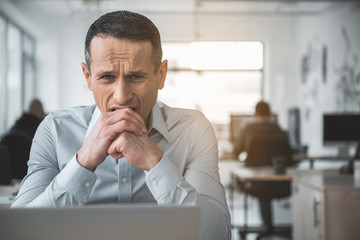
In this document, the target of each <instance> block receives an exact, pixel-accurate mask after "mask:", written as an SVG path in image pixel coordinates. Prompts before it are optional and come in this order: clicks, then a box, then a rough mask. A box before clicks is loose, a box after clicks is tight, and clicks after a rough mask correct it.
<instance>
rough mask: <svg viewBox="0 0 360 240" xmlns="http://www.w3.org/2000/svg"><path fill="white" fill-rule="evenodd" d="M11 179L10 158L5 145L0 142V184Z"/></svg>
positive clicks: (7, 182) (8, 182)
mask: <svg viewBox="0 0 360 240" xmlns="http://www.w3.org/2000/svg"><path fill="white" fill-rule="evenodd" d="M11 179H12V169H11V159H10V155H9V152H8V150H7V147H6V146H5V145H4V144H2V142H1V143H0V185H6V184H10V183H11Z"/></svg>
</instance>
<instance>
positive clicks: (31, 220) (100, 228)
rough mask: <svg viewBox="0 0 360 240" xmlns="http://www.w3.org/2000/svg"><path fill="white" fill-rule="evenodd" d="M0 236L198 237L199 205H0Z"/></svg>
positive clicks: (11, 239)
mask: <svg viewBox="0 0 360 240" xmlns="http://www.w3.org/2000/svg"><path fill="white" fill-rule="evenodd" d="M0 239H6V240H15V239H16V240H22V239H26V240H32V239H36V240H49V239H52V240H58V239H59V240H60V239H61V240H64V239H65V240H66V239H69V240H72V239H74V240H75V239H76V240H97V239H99V240H107V239H109V240H114V239H124V240H169V239H172V240H197V239H200V208H199V207H196V206H157V205H100V206H99V205H93V206H85V207H62V208H26V209H9V208H0Z"/></svg>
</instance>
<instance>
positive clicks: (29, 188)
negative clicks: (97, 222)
mask: <svg viewBox="0 0 360 240" xmlns="http://www.w3.org/2000/svg"><path fill="white" fill-rule="evenodd" d="M95 181H96V177H95V174H93V173H92V172H91V171H88V170H87V169H85V168H83V167H81V166H80V165H79V164H78V163H77V161H76V159H75V158H73V159H71V160H70V161H69V163H68V165H67V166H66V167H65V168H64V169H62V171H61V172H56V170H55V169H32V168H31V166H30V174H29V175H28V176H27V177H26V178H25V179H24V181H23V183H22V186H21V188H20V192H19V194H18V195H17V197H16V199H15V200H14V202H13V204H12V206H11V207H57V206H81V205H84V204H85V203H86V202H87V200H88V197H89V195H90V192H91V189H92V187H93V186H94V183H95Z"/></svg>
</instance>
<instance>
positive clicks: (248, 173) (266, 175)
mask: <svg viewBox="0 0 360 240" xmlns="http://www.w3.org/2000/svg"><path fill="white" fill-rule="evenodd" d="M293 172H294V170H293V169H291V168H290V169H288V170H287V173H286V174H285V175H275V174H274V170H273V168H272V167H270V166H265V167H245V166H244V165H243V164H241V163H239V165H238V166H236V167H234V168H232V169H231V180H232V185H231V188H230V198H231V202H230V203H231V204H230V208H231V210H232V211H233V216H234V214H235V211H234V205H233V204H234V188H235V187H237V180H238V181H241V182H244V184H247V183H250V182H256V181H264V182H272V181H284V182H291V181H292V173H293ZM244 194H245V197H244V225H243V226H240V227H239V233H240V236H241V239H245V238H246V234H247V233H250V232H261V228H260V227H249V226H248V223H247V222H248V218H247V217H248V216H247V211H248V193H247V192H244ZM275 229H276V230H280V231H281V232H286V233H289V234H291V226H282V227H275Z"/></svg>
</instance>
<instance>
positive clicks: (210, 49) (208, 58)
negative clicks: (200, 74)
mask: <svg viewBox="0 0 360 240" xmlns="http://www.w3.org/2000/svg"><path fill="white" fill-rule="evenodd" d="M164 52H166V53H167V54H168V56H176V59H174V60H175V62H173V63H170V66H173V67H176V68H189V69H193V70H261V69H262V68H263V44H262V43H261V42H259V41H251V42H250V41H248V42H246V41H243V42H192V43H170V44H166V45H164ZM165 57H166V56H165ZM168 60H171V59H168ZM169 62H170V61H169Z"/></svg>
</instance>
